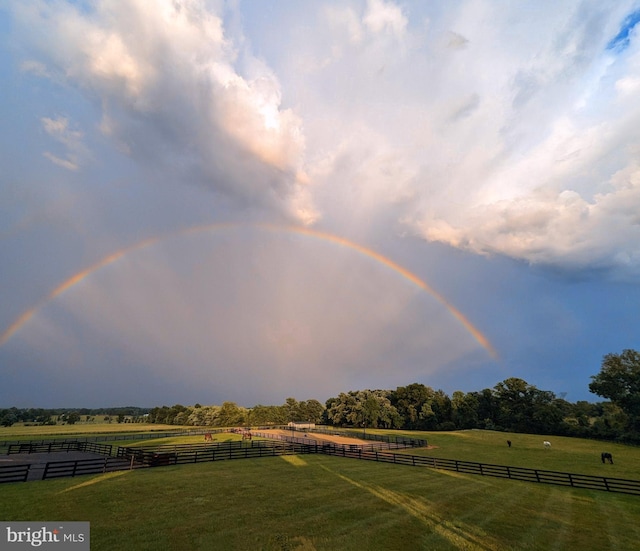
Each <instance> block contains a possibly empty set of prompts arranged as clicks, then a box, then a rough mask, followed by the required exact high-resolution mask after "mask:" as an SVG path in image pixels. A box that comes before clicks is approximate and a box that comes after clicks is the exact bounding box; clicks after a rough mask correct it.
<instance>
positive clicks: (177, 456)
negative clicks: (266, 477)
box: [0, 433, 640, 495]
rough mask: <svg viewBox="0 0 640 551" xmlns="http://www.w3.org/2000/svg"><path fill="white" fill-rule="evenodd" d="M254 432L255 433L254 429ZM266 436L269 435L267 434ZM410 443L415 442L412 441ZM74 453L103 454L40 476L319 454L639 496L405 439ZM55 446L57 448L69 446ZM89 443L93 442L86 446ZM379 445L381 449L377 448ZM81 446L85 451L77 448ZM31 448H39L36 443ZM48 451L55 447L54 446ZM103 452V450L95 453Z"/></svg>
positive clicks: (280, 439) (6, 473)
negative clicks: (431, 452) (429, 450)
mask: <svg viewBox="0 0 640 551" xmlns="http://www.w3.org/2000/svg"><path fill="white" fill-rule="evenodd" d="M253 434H254V435H255V436H258V435H259V433H253ZM268 437H269V438H274V436H272V435H268ZM413 442H414V444H416V443H417V441H416V440H413ZM76 445H77V446H78V447H76V448H75V449H76V450H79V451H92V452H94V453H102V454H104V456H105V457H104V458H97V459H79V460H76V461H49V462H47V463H46V465H45V467H44V471H43V479H46V478H54V477H56V478H57V477H62V476H78V475H80V474H96V473H100V472H107V470H109V471H111V470H123V469H131V468H147V467H159V466H164V465H178V464H185V463H200V462H209V461H220V460H232V459H250V458H259V457H273V456H278V455H293V454H314V453H315V454H323V455H329V456H337V457H345V458H350V459H360V460H366V461H377V462H383V463H393V464H395V465H406V466H413V467H427V468H433V469H441V470H448V471H456V472H460V473H467V474H475V475H481V476H491V477H496V478H507V479H510V480H517V481H524V482H534V483H540V484H553V485H559V486H569V487H572V488H582V489H589V490H601V491H608V492H618V493H625V494H632V495H640V481H638V480H629V479H621V478H607V477H601V476H593V475H582V474H575V473H565V472H558V471H547V470H540V469H530V468H525V467H512V466H507V465H494V464H487V463H477V462H473V461H461V460H457V459H444V458H435V457H429V456H423V455H410V454H399V453H393V452H391V451H389V450H391V449H398V448H407V447H411V439H407V442H377V443H376V444H375V445H374V444H363V445H359V444H336V443H333V442H327V441H321V442H318V441H316V440H312V439H310V438H297V437H292V436H284V435H277V439H276V440H274V439H271V440H252V441H248V442H247V441H244V442H213V443H203V444H175V445H161V446H144V447H125V446H119V447H117V449H116V450H112V449H111V446H106V445H102V446H100V447H99V448H98V447H95V448H93V449H91V450H87V443H81V442H79V443H76ZM70 447H71V446H67V448H64V447H60V448H59V450H60V451H62V450H63V449H70ZM89 447H92V446H89ZM383 447H384V449H382V448H383ZM80 448H84V450H80ZM31 449H40V448H39V447H38V446H37V445H34V446H32V447H31ZM51 449H55V446H54V447H53V448H51ZM98 450H102V451H98ZM29 468H30V466H29V465H15V464H13V465H2V464H0V482H18V481H26V480H27V477H28V473H29Z"/></svg>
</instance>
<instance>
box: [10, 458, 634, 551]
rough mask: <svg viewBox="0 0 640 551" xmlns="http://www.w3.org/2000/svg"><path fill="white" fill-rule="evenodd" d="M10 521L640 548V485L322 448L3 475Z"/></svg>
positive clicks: (111, 541) (191, 536)
mask: <svg viewBox="0 0 640 551" xmlns="http://www.w3.org/2000/svg"><path fill="white" fill-rule="evenodd" d="M0 498H1V499H0V518H1V519H2V520H4V521H12V520H33V521H44V520H47V521H53V520H55V521H71V520H88V521H90V522H91V549H92V550H93V551H96V550H98V551H99V550H109V551H112V550H120V549H123V550H124V549H127V550H147V549H149V550H150V549H156V550H157V549H162V550H188V551H193V550H200V549H202V550H205V549H206V550H210V549H222V550H232V549H238V550H253V549H264V550H296V549H297V550H312V549H316V550H351V549H353V550H356V549H357V550H358V551H362V550H376V549H381V550H395V549H397V550H402V551H405V550H407V549H411V550H415V549H425V550H439V549H442V550H446V549H471V550H475V549H478V550H527V549H558V550H573V549H575V550H587V549H598V550H603V549H637V548H638V543H637V542H638V541H640V526H639V525H638V523H637V519H638V518H640V516H639V515H640V497H634V496H624V495H616V494H608V493H605V492H594V491H586V490H573V489H570V488H561V487H554V486H544V485H537V484H529V483H521V482H513V481H509V480H503V479H491V478H487V477H480V476H472V475H460V474H457V473H447V472H440V471H436V470H433V469H427V468H413V467H408V466H399V465H391V464H384V463H375V462H367V461H358V460H352V459H345V458H339V457H328V456H321V455H305V456H284V457H269V458H262V459H255V460H244V459H243V460H236V461H219V462H213V463H199V464H194V465H181V466H169V467H160V468H156V469H143V470H134V471H123V472H116V473H107V474H104V475H95V476H84V477H77V478H69V479H56V480H49V481H42V482H32V483H26V484H25V483H15V484H4V485H2V486H0Z"/></svg>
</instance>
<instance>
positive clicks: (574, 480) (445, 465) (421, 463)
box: [319, 447, 640, 495]
mask: <svg viewBox="0 0 640 551" xmlns="http://www.w3.org/2000/svg"><path fill="white" fill-rule="evenodd" d="M319 452H320V453H323V454H326V455H334V456H340V457H349V458H353V459H364V460H369V461H380V462H384V463H394V464H396V465H411V466H414V467H430V468H434V469H442V470H447V471H456V472H460V473H468V474H477V475H482V476H491V477H496V478H508V479H510V480H520V481H524V482H537V483H540V484H553V485H557V486H570V487H572V488H581V489H587V490H602V491H607V492H617V493H624V494H632V495H640V480H628V479H624V478H607V477H602V476H593V475H585V474H575V473H565V472H558V471H546V470H540V469H529V468H526V467H510V466H508V465H493V464H488V463H475V462H472V461H460V460H457V459H442V458H435V457H425V456H420V455H407V454H396V453H390V452H383V451H364V450H350V449H347V448H346V447H342V448H340V447H333V448H332V447H323V448H321V449H320V450H319Z"/></svg>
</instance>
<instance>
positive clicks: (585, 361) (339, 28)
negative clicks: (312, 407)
mask: <svg viewBox="0 0 640 551" xmlns="http://www.w3.org/2000/svg"><path fill="white" fill-rule="evenodd" d="M639 35H640V3H639V2H637V1H627V0H615V1H613V0H612V1H610V2H603V1H602V0H593V1H592V0H585V1H582V2H578V1H576V0H568V1H562V0H559V1H557V2H554V3H553V5H551V4H546V3H541V2H539V1H538V0H534V1H531V2H527V1H522V2H496V1H493V0H459V1H453V0H447V1H446V2H444V1H433V2H417V1H416V2H412V1H401V2H394V1H385V0H368V1H367V0H362V1H344V0H340V1H337V0H336V1H328V0H327V1H318V2H299V1H293V0H291V1H287V0H277V1H275V0H274V1H269V0H261V1H260V2H257V1H255V2H248V1H246V2H245V1H242V0H239V1H235V2H222V1H211V2H209V1H206V0H157V1H154V2H148V1H147V0H92V1H90V2H89V1H86V2H85V1H83V0H76V1H71V0H68V1H63V0H48V1H45V0H42V1H40V0H8V2H4V3H3V5H2V7H1V8H0V78H1V81H2V95H1V96H0V120H1V121H2V126H1V131H0V162H1V166H2V169H1V171H0V304H1V308H0V406H2V407H9V406H14V405H15V406H18V407H38V406H40V407H62V406H68V407H98V406H116V405H138V406H155V405H162V404H166V405H171V404H174V403H182V404H185V405H190V404H194V403H196V402H200V403H203V404H219V403H221V402H222V401H224V400H232V401H235V402H237V403H238V404H240V405H244V406H252V405H255V404H258V403H262V404H281V403H283V402H284V400H285V398H286V397H288V396H293V397H295V398H296V399H298V400H306V399H310V398H315V399H318V400H321V401H324V400H326V399H327V398H329V397H331V396H336V395H337V394H338V393H339V392H341V391H347V390H354V389H363V388H389V389H394V388H396V387H397V386H402V385H406V384H409V383H412V382H420V383H424V384H427V385H429V386H432V387H434V388H442V389H443V390H445V391H446V392H447V393H449V394H450V393H452V392H453V391H455V390H463V391H473V390H481V389H483V388H491V387H493V386H494V385H495V384H496V383H498V382H499V381H502V380H504V379H506V378H508V377H520V378H523V379H525V380H526V381H527V382H528V383H530V384H533V385H535V386H537V387H538V388H540V389H543V390H551V391H553V392H555V393H556V394H557V395H560V396H566V399H568V400H570V401H577V400H585V399H586V400H591V401H596V400H598V399H599V398H598V397H596V396H594V395H591V394H590V393H589V391H588V384H589V382H590V376H591V375H594V374H596V373H597V372H598V371H599V370H600V364H601V361H602V357H603V356H604V355H605V354H607V353H610V352H621V351H622V350H623V349H625V348H639V347H640V324H639V323H638V321H639V313H640V284H639V282H640V36H639Z"/></svg>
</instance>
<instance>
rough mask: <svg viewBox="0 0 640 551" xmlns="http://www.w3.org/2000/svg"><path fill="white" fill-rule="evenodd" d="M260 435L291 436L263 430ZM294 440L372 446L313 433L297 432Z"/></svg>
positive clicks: (359, 441)
mask: <svg viewBox="0 0 640 551" xmlns="http://www.w3.org/2000/svg"><path fill="white" fill-rule="evenodd" d="M256 432H259V433H260V434H265V435H274V436H291V431H290V430H261V431H256ZM293 435H294V438H305V439H306V440H315V441H316V442H333V443H334V444H358V445H362V444H370V443H371V442H367V441H365V440H360V439H359V438H348V437H346V436H337V435H335V434H320V433H316V432H313V431H307V432H300V431H295V432H294V433H293Z"/></svg>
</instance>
